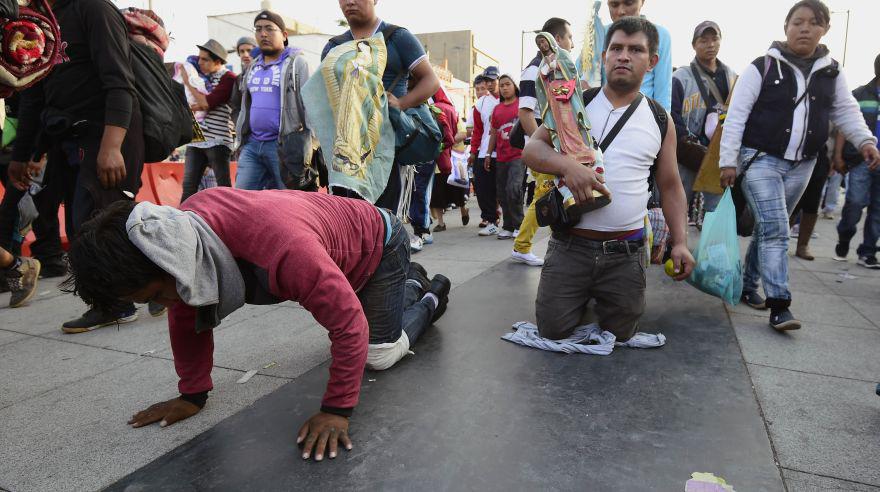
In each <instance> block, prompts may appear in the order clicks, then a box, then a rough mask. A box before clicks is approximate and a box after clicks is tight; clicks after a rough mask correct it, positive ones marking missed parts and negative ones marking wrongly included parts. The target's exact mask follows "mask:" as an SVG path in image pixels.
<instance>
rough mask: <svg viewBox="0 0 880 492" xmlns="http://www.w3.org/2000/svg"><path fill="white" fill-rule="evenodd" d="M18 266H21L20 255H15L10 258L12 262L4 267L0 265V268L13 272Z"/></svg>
mask: <svg viewBox="0 0 880 492" xmlns="http://www.w3.org/2000/svg"><path fill="white" fill-rule="evenodd" d="M20 266H21V257H19V256H16V257H14V258H13V259H12V263H10V264H9V266H7V267H5V268H2V267H0V270H6V271H7V272H14V271H16V270H18V267H20Z"/></svg>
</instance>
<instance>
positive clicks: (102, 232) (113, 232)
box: [67, 188, 451, 460]
mask: <svg viewBox="0 0 880 492" xmlns="http://www.w3.org/2000/svg"><path fill="white" fill-rule="evenodd" d="M69 260H70V268H71V277H70V278H69V279H68V280H67V285H68V288H69V289H70V290H71V291H73V292H75V293H76V294H77V295H79V296H80V297H82V298H83V300H84V301H86V302H87V303H89V304H90V305H92V306H95V307H104V306H110V305H113V303H115V302H117V301H118V300H119V299H125V300H127V301H133V302H139V303H145V302H149V301H153V302H158V303H161V304H164V305H166V306H168V307H169V308H170V310H169V316H168V328H169V332H170V336H171V348H172V352H173V354H174V366H175V368H176V370H177V374H178V376H180V382H179V384H178V388H179V391H180V393H181V395H180V396H179V397H178V398H174V399H172V400H169V401H166V402H161V403H157V404H155V405H153V406H151V407H149V408H148V409H146V410H144V411H142V412H140V413H138V414H136V415H135V416H133V417H132V419H131V420H130V421H129V424H131V425H132V426H133V427H141V426H144V425H149V424H152V423H154V422H160V425H162V426H166V425H171V424H173V423H175V422H177V421H179V420H182V419H185V418H188V417H191V416H193V415H195V414H196V413H198V412H199V411H200V410H201V409H202V408H203V407H204V405H205V403H206V401H207V398H208V391H210V390H211V389H212V382H211V367H212V365H213V351H214V343H213V337H212V329H213V328H215V327H216V326H218V325H219V324H220V322H221V320H222V319H223V318H225V317H226V316H228V315H229V314H230V313H232V312H233V311H235V310H236V309H238V308H240V307H241V306H243V305H244V304H245V303H248V304H274V303H279V302H283V301H286V300H292V301H297V302H299V303H300V304H301V305H302V306H303V307H304V308H305V309H307V310H308V311H309V312H310V313H312V315H313V316H314V317H315V319H316V320H317V321H318V322H319V323H320V324H321V325H323V326H324V327H325V328H327V330H328V331H329V332H330V333H329V335H330V340H331V347H330V352H331V354H332V363H331V364H330V380H329V381H328V383H327V391H326V393H325V394H324V399H323V402H322V405H321V409H320V411H319V412H318V413H317V414H315V415H314V416H313V417H311V418H310V419H309V420H308V421H307V422H306V423H305V424H304V425H303V426H302V428H301V429H300V431H299V437H298V439H297V442H298V443H304V449H303V458H308V457H309V456H310V455H311V454H312V451H313V450H314V456H315V459H316V460H321V459H323V457H324V452H325V449H326V450H329V452H328V455H329V456H330V457H331V458H334V457H335V456H336V451H337V446H338V443H339V442H341V443H342V444H343V445H344V446H345V447H346V448H347V449H351V440H350V439H349V436H348V425H349V424H348V419H349V417H350V416H351V414H352V410H353V409H354V407H355V405H356V404H357V402H358V396H359V394H360V387H361V377H362V375H363V371H364V367H365V366H366V367H367V368H370V369H376V370H381V369H387V368H389V367H391V366H392V365H394V364H395V363H396V362H397V361H399V360H400V359H402V358H403V357H404V356H405V355H406V354H407V353H408V351H409V347H410V345H411V344H413V343H415V341H416V340H417V339H418V337H419V336H420V335H421V334H422V332H423V331H424V330H425V329H426V328H427V327H428V326H430V325H431V324H432V323H433V322H434V321H436V320H437V319H438V318H439V317H440V316H441V315H442V314H443V312H444V311H445V309H446V304H447V302H448V295H449V290H450V287H451V284H450V281H449V279H447V278H446V277H444V276H442V275H436V276H435V277H434V278H433V280H431V281H429V280H428V279H427V276H426V273H425V271H424V268H422V267H421V266H420V265H418V264H416V263H410V261H409V237H408V235H407V232H406V230H404V229H403V227H402V225H401V223H400V221H398V220H397V219H396V218H395V217H394V216H393V215H392V214H389V213H387V212H386V211H385V210H382V209H379V208H376V207H375V206H373V205H371V204H369V203H367V202H364V201H359V200H352V199H347V198H339V197H333V196H328V195H324V194H319V193H306V192H299V191H286V190H277V191H276V190H272V191H269V190H267V191H246V190H238V189H232V188H214V189H210V190H206V191H203V192H201V193H198V194H195V195H193V196H192V197H191V198H189V199H188V200H187V201H185V202H184V203H183V204H182V205H181V209H180V210H178V209H175V208H171V207H163V206H158V205H154V204H152V203H148V202H142V203H134V202H117V203H114V204H113V205H111V206H109V207H107V208H106V209H105V210H104V211H102V212H101V213H100V214H99V215H97V216H96V217H95V218H93V219H92V220H90V221H89V222H87V223H86V224H84V225H83V227H82V229H81V231H80V233H79V236H78V237H77V238H76V239H75V240H74V242H73V243H72V244H71V248H70V252H69Z"/></svg>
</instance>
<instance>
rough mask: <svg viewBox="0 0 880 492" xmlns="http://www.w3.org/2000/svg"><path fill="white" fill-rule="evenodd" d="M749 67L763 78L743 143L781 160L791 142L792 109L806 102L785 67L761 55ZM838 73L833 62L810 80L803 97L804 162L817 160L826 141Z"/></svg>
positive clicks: (793, 75)
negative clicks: (756, 70) (804, 110)
mask: <svg viewBox="0 0 880 492" xmlns="http://www.w3.org/2000/svg"><path fill="white" fill-rule="evenodd" d="M768 63H769V66H768ZM752 65H754V66H755V68H757V69H758V72H759V73H761V74H763V75H764V77H763V82H762V84H761V94H760V95H759V96H758V100H757V101H755V105H754V106H753V108H752V112H751V114H750V115H749V119H748V121H747V122H746V128H745V132H744V133H743V139H742V143H743V145H744V146H746V147H751V148H753V149H758V150H760V151H762V152H766V153H767V154H770V155H772V156H775V157H779V158H781V159H784V158H785V152H786V149H788V145H789V142H790V141H791V130H792V128H793V127H794V125H795V122H794V111H795V108H796V107H797V106H798V105H800V104H805V102H804V101H803V100H801V99H799V98H798V97H797V93H798V87H797V79H796V78H795V74H794V71H793V70H792V68H791V67H790V66H789V65H788V64H786V63H781V64H780V63H778V62H777V61H776V60H774V59H768V57H766V56H762V57H759V58H757V59H755V61H753V62H752ZM839 73H840V72H839V70H838V68H837V62H836V61H834V62H832V63H831V64H830V65H829V66H827V67H825V68H822V69H820V70H818V71H816V72H815V73H814V74H813V75H812V76H811V77H810V80H809V85H808V86H807V90H806V92H805V93H804V96H803V97H804V98H809V112H808V113H807V115H806V119H807V121H805V122H804V123H806V124H805V126H806V129H807V131H806V136H805V138H804V141H803V143H802V153H803V154H802V155H803V156H804V158H805V159H810V158H813V157H816V155H817V154H818V153H819V151H820V150H821V149H822V146H823V145H825V140H827V139H828V122H829V120H830V112H831V107H832V105H833V104H834V97H835V84H836V81H835V79H836V78H837V75H838V74H839ZM780 75H781V76H780Z"/></svg>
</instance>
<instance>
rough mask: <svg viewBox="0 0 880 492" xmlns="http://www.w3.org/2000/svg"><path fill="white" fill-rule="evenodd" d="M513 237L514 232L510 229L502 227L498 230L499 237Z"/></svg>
mask: <svg viewBox="0 0 880 492" xmlns="http://www.w3.org/2000/svg"><path fill="white" fill-rule="evenodd" d="M512 237H513V233H512V232H510V231H508V230H507V229H501V230H500V231H499V232H498V239H510V238H512Z"/></svg>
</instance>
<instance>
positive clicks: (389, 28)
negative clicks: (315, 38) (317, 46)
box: [330, 24, 400, 46]
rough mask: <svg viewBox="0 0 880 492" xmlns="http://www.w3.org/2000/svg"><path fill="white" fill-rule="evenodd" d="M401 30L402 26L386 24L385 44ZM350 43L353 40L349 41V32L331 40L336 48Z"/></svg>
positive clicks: (383, 33)
mask: <svg viewBox="0 0 880 492" xmlns="http://www.w3.org/2000/svg"><path fill="white" fill-rule="evenodd" d="M399 29H400V26H395V25H394V24H385V28H384V29H382V37H384V38H385V42H386V43H387V42H388V40H389V39H390V38H391V36H394V33H396V32H397V31H398V30H399ZM349 41H351V40H350V39H348V33H347V32H346V33H342V34H340V35H338V36H333V37H332V38H330V42H331V43H333V44H334V45H336V46H339V45H340V44H342V43H347V42H349Z"/></svg>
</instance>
